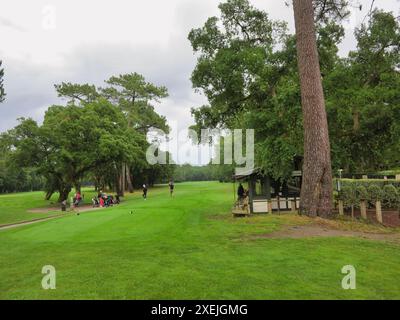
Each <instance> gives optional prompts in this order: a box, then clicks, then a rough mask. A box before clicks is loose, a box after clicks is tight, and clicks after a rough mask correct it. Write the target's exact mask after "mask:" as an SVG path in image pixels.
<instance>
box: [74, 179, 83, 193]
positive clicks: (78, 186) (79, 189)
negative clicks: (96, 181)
mask: <svg viewBox="0 0 400 320" xmlns="http://www.w3.org/2000/svg"><path fill="white" fill-rule="evenodd" d="M74 188H75V192H79V193H81V188H82V186H81V183H80V182H79V181H75V182H74Z"/></svg>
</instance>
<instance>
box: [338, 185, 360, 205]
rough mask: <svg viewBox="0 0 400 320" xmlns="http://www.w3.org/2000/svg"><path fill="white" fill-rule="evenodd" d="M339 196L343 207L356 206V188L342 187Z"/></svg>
mask: <svg viewBox="0 0 400 320" xmlns="http://www.w3.org/2000/svg"><path fill="white" fill-rule="evenodd" d="M340 194H341V196H340V197H341V198H340V200H343V204H344V206H345V207H352V206H354V205H356V203H357V194H356V188H355V186H354V185H352V186H349V185H348V186H344V187H343V188H342V191H341V192H340Z"/></svg>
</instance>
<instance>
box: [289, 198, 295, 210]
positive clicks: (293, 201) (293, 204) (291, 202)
mask: <svg viewBox="0 0 400 320" xmlns="http://www.w3.org/2000/svg"><path fill="white" fill-rule="evenodd" d="M290 206H291V207H292V208H291V209H292V210H291V211H292V212H293V213H295V212H296V199H295V200H290Z"/></svg>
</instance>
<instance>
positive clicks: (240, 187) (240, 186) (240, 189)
mask: <svg viewBox="0 0 400 320" xmlns="http://www.w3.org/2000/svg"><path fill="white" fill-rule="evenodd" d="M237 195H238V198H239V199H243V197H244V188H243V186H242V184H239V188H238V191H237Z"/></svg>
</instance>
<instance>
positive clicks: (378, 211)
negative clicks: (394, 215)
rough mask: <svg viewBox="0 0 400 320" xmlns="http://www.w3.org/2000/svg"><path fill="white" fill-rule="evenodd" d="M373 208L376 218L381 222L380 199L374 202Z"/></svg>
mask: <svg viewBox="0 0 400 320" xmlns="http://www.w3.org/2000/svg"><path fill="white" fill-rule="evenodd" d="M375 208H376V220H378V222H379V223H383V219H382V204H381V202H380V201H377V202H376V205H375Z"/></svg>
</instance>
